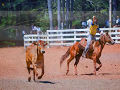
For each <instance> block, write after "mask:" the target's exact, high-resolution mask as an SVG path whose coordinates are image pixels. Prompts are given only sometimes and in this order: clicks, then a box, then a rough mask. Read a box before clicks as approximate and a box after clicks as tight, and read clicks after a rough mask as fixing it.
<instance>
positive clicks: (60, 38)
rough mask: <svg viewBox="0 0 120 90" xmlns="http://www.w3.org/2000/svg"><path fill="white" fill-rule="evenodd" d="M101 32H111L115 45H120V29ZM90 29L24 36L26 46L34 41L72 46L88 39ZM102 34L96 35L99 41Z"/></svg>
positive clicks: (50, 44)
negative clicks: (83, 39)
mask: <svg viewBox="0 0 120 90" xmlns="http://www.w3.org/2000/svg"><path fill="white" fill-rule="evenodd" d="M100 30H101V31H103V32H106V31H109V34H110V35H111V37H112V39H113V40H114V41H115V43H120V28H100ZM88 34H89V29H66V30H47V33H46V34H41V35H35V34H29V35H24V46H25V47H26V46H28V45H30V44H31V43H32V42H33V41H38V40H44V41H47V42H48V45H49V46H61V45H62V46H70V45H73V43H75V42H76V41H80V40H81V39H82V38H87V36H88ZM99 37H100V34H99V33H97V34H96V39H99Z"/></svg>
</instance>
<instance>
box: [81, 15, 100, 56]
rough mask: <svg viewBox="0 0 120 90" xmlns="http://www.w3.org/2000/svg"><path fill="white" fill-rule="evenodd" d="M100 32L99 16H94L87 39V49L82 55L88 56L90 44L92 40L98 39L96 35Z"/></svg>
mask: <svg viewBox="0 0 120 90" xmlns="http://www.w3.org/2000/svg"><path fill="white" fill-rule="evenodd" d="M97 31H98V32H99V33H100V29H99V27H98V25H97V18H96V17H95V16H93V20H92V23H91V26H90V29H89V35H88V39H87V45H86V47H85V50H84V51H83V54H82V57H86V53H87V51H88V50H89V47H90V44H91V41H92V40H96V38H95V35H96V32H97Z"/></svg>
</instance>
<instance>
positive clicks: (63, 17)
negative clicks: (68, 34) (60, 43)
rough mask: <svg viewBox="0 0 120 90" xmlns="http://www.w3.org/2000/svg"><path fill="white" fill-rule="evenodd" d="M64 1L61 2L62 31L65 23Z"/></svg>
mask: <svg viewBox="0 0 120 90" xmlns="http://www.w3.org/2000/svg"><path fill="white" fill-rule="evenodd" d="M64 9H65V0H62V27H61V28H62V29H64V21H65V11H64Z"/></svg>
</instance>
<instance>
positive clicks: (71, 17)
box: [70, 0, 74, 28]
mask: <svg viewBox="0 0 120 90" xmlns="http://www.w3.org/2000/svg"><path fill="white" fill-rule="evenodd" d="M70 1H71V10H70V28H72V20H73V3H74V0H70Z"/></svg>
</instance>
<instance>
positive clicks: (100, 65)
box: [96, 59, 102, 71]
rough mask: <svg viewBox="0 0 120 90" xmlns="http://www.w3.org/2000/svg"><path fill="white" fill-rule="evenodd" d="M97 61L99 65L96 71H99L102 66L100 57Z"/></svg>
mask: <svg viewBox="0 0 120 90" xmlns="http://www.w3.org/2000/svg"><path fill="white" fill-rule="evenodd" d="M96 62H97V63H98V64H99V67H98V68H96V71H98V70H99V69H100V68H101V67H102V63H101V62H100V59H97V61H96Z"/></svg>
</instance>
